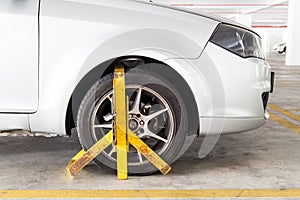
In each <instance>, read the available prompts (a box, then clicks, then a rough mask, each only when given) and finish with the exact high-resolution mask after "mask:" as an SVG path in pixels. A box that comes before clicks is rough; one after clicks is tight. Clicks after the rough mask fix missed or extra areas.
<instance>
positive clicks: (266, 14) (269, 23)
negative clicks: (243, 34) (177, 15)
mask: <svg viewBox="0 0 300 200" xmlns="http://www.w3.org/2000/svg"><path fill="white" fill-rule="evenodd" d="M152 1H153V2H157V3H162V4H167V5H171V6H175V7H180V8H185V9H191V10H194V11H196V10H200V11H204V12H207V13H211V14H215V15H219V16H222V17H225V18H229V19H232V20H234V19H235V18H236V16H237V15H239V14H247V15H252V27H258V28H259V27H262V28H282V27H283V28H285V27H286V26H287V18H288V1H286V0H285V1H283V0H243V1H241V0H227V1H224V0H152Z"/></svg>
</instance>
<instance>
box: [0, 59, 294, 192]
mask: <svg viewBox="0 0 300 200" xmlns="http://www.w3.org/2000/svg"><path fill="white" fill-rule="evenodd" d="M283 60H284V55H279V54H272V55H270V56H269V61H270V64H271V66H272V67H273V71H275V72H276V85H275V91H274V92H275V93H274V94H272V95H271V99H270V102H271V103H273V104H275V105H277V106H280V107H281V108H284V109H287V110H289V111H290V112H292V113H294V114H297V115H299V116H300V101H299V97H300V66H298V67H288V66H284V61H283ZM273 112H274V113H275V114H277V115H279V116H281V117H282V118H284V119H286V120H288V121H290V122H291V123H293V124H294V125H295V126H296V127H297V126H298V127H300V122H298V121H296V120H292V119H290V118H288V117H286V116H285V115H283V114H282V113H280V112H275V111H273ZM299 133H300V128H298V134H297V130H296V129H294V130H291V129H289V128H287V127H285V126H284V125H282V124H280V123H278V122H277V121H275V120H272V119H271V120H269V121H268V123H267V124H266V125H265V126H264V127H262V128H260V129H258V130H254V131H251V132H247V133H241V134H232V135H223V136H221V138H220V140H219V142H218V143H217V145H216V147H215V148H214V149H213V151H212V152H211V153H210V154H209V155H208V156H207V157H205V158H204V159H199V158H198V150H199V147H200V145H201V142H202V140H203V139H202V138H198V139H197V140H196V141H195V142H194V144H193V145H192V147H191V149H190V150H188V152H187V153H186V154H185V155H183V156H182V157H181V158H180V159H179V160H178V161H177V162H176V163H174V164H173V165H172V167H173V170H172V171H171V173H170V174H168V175H167V176H163V175H160V174H156V175H151V176H144V177H143V176H130V177H129V180H127V181H118V180H117V177H116V176H115V175H113V174H110V173H107V172H106V171H105V170H102V169H99V168H97V167H96V166H94V165H89V166H87V167H86V168H85V169H84V170H83V171H82V172H80V174H79V175H78V176H76V177H75V178H71V177H70V176H69V175H68V174H67V172H66V170H65V167H66V165H67V163H68V162H69V160H70V159H71V158H72V156H73V155H74V154H76V153H77V152H78V151H79V150H80V145H79V143H78V139H77V136H76V135H72V137H71V138H62V137H56V138H43V137H0V189H1V190H7V189H8V190H25V189H29V190H31V189H33V190H39V189H41V190H48V189H54V190H55V189H81V190H83V189H87V190H93V189H101V190H102V189H108V190H109V189H110V190H118V189H126V190H127V189H144V190H145V189H155V190H156V189H159V190H162V189H166V190H167V189H171V190H173V189H197V190H198V189H260V188H263V189H273V188H274V189H286V188H300V169H299V166H300V154H299V152H300V135H299ZM299 198H300V197H299Z"/></svg>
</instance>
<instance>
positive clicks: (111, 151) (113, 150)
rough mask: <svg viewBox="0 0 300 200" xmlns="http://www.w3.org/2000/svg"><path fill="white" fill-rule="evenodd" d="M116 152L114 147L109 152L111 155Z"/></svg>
mask: <svg viewBox="0 0 300 200" xmlns="http://www.w3.org/2000/svg"><path fill="white" fill-rule="evenodd" d="M114 152H115V149H114V147H112V148H111V150H110V152H109V153H108V155H109V156H111V155H112V154H113V153H114Z"/></svg>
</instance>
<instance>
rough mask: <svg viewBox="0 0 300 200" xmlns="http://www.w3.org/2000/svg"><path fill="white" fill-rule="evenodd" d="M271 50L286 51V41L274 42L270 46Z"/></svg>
mask: <svg viewBox="0 0 300 200" xmlns="http://www.w3.org/2000/svg"><path fill="white" fill-rule="evenodd" d="M272 50H273V51H276V52H278V53H280V54H281V53H286V42H284V43H279V44H275V45H274V46H273V48H272Z"/></svg>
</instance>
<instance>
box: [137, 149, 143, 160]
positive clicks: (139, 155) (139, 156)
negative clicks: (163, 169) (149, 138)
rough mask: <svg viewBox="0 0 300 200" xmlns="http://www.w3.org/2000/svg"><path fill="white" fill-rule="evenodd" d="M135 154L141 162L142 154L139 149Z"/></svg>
mask: <svg viewBox="0 0 300 200" xmlns="http://www.w3.org/2000/svg"><path fill="white" fill-rule="evenodd" d="M137 155H138V158H139V161H140V162H143V157H142V154H141V153H140V152H139V151H137Z"/></svg>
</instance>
